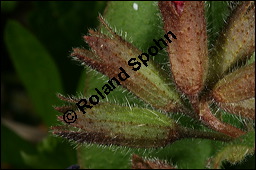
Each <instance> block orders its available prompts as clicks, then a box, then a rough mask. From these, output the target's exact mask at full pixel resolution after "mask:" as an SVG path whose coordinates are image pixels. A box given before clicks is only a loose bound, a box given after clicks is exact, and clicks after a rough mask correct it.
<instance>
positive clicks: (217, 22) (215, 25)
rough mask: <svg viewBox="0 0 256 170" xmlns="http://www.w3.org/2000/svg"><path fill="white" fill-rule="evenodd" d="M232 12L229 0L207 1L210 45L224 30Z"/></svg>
mask: <svg viewBox="0 0 256 170" xmlns="http://www.w3.org/2000/svg"><path fill="white" fill-rule="evenodd" d="M229 13H230V8H229V5H228V2H227V1H206V18H207V30H208V39H209V45H210V47H211V46H212V45H213V43H214V42H215V41H216V38H217V36H218V35H219V33H220V32H221V31H222V28H223V26H224V25H225V21H226V20H227V17H228V15H229Z"/></svg>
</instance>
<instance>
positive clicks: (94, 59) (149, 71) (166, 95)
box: [71, 18, 182, 111]
mask: <svg viewBox="0 0 256 170" xmlns="http://www.w3.org/2000/svg"><path fill="white" fill-rule="evenodd" d="M100 21H101V22H102V24H103V25H104V26H105V27H107V29H108V31H109V32H110V33H111V34H112V35H113V37H112V38H109V37H107V36H106V35H104V34H101V33H99V32H95V31H92V30H90V31H89V32H90V34H91V35H90V36H85V37H84V38H85V41H86V42H87V43H88V44H89V46H90V47H91V49H92V51H93V52H90V51H88V50H85V49H80V48H75V49H74V50H73V52H72V54H71V55H72V56H74V57H75V58H77V59H78V60H79V61H81V62H84V63H86V64H88V65H90V66H91V67H92V68H94V69H96V70H98V71H99V72H101V73H103V74H105V75H107V76H108V77H110V78H113V77H116V78H117V76H118V75H119V74H120V73H119V72H120V69H121V68H122V71H123V72H125V75H126V79H125V80H123V81H119V83H120V84H121V85H122V86H124V87H125V88H127V89H128V90H130V91H131V92H133V93H134V94H135V95H137V96H138V97H139V98H141V99H142V100H144V101H146V102H147V103H149V104H151V105H152V106H154V107H155V108H159V109H162V110H164V111H177V110H179V108H181V106H182V104H181V99H180V97H179V94H178V92H177V91H176V90H175V87H174V85H172V84H171V82H169V80H168V79H167V78H165V77H164V76H163V74H162V73H160V72H159V70H158V69H156V67H155V66H154V64H153V63H152V62H151V61H150V60H151V59H150V56H149V54H147V53H142V52H141V51H140V50H139V49H137V48H136V47H134V46H133V45H132V44H130V43H128V42H126V41H124V40H123V39H122V38H121V37H120V36H118V35H116V33H114V32H112V30H111V28H109V27H108V26H107V24H106V23H105V21H104V20H103V19H102V18H100ZM120 76H121V75H120Z"/></svg>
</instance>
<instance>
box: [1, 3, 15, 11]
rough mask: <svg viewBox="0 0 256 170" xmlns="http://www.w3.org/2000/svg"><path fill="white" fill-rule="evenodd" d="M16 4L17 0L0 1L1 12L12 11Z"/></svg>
mask: <svg viewBox="0 0 256 170" xmlns="http://www.w3.org/2000/svg"><path fill="white" fill-rule="evenodd" d="M16 6H17V1H1V13H2V12H12V11H13V10H14V9H15V7H16Z"/></svg>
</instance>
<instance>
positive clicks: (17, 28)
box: [5, 20, 62, 126]
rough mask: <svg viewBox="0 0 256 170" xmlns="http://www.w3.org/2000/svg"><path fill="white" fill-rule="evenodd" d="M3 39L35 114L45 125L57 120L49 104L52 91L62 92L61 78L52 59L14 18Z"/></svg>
mask: <svg viewBox="0 0 256 170" xmlns="http://www.w3.org/2000/svg"><path fill="white" fill-rule="evenodd" d="M5 42H6V45H7V49H8V52H9V54H10V56H11V59H12V62H13V64H14V66H15V69H16V71H17V73H18V75H19V77H20V79H21V80H22V82H23V84H24V86H25V88H26V90H27V91H28V93H29V95H30V97H31V99H32V102H33V104H34V108H35V110H36V113H38V114H39V115H40V116H41V118H42V119H43V121H44V122H45V123H46V124H47V125H48V126H50V125H52V124H53V123H54V122H56V116H55V114H54V111H53V109H52V105H53V104H56V103H57V101H58V100H57V98H56V97H55V94H56V93H57V92H62V86H61V80H60V76H59V72H58V69H57V68H56V66H55V63H54V61H53V60H52V58H51V56H50V55H49V53H48V52H47V50H46V49H45V48H44V47H43V46H42V45H41V43H40V42H39V41H38V40H37V39H36V37H34V36H33V35H32V34H31V33H30V32H29V31H28V30H27V29H26V28H24V27H23V26H21V25H20V24H19V23H18V22H16V21H12V20H11V21H8V23H7V25H6V28H5Z"/></svg>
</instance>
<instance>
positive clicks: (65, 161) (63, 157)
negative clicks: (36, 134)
mask: <svg viewBox="0 0 256 170" xmlns="http://www.w3.org/2000/svg"><path fill="white" fill-rule="evenodd" d="M21 156H22V158H23V159H24V161H25V162H26V164H27V165H29V166H30V167H32V168H45V169H46V168H47V169H60V168H61V169H64V168H67V167H69V166H70V165H73V164H76V163H77V160H76V151H75V149H73V147H71V146H70V144H69V143H67V142H63V141H62V139H60V138H55V137H52V136H49V137H48V138H46V139H44V140H43V141H42V142H41V143H40V144H39V145H37V153H36V154H30V153H27V152H21Z"/></svg>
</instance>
